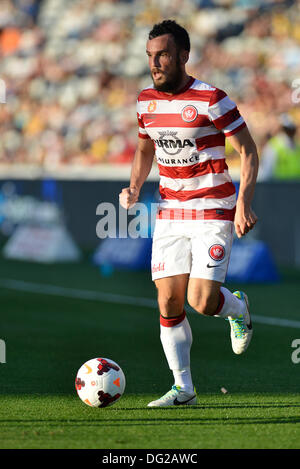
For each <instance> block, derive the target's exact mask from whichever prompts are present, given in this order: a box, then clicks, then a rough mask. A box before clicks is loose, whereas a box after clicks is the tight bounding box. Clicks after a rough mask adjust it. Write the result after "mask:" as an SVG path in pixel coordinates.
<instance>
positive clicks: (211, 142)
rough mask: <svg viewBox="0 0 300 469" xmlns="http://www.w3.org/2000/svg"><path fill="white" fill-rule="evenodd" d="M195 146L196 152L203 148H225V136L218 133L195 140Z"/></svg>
mask: <svg viewBox="0 0 300 469" xmlns="http://www.w3.org/2000/svg"><path fill="white" fill-rule="evenodd" d="M196 146H197V150H198V151H202V150H204V149H205V148H211V147H219V146H220V147H222V146H225V135H224V134H223V133H221V132H220V133H218V134H213V135H207V136H206V137H201V138H196Z"/></svg>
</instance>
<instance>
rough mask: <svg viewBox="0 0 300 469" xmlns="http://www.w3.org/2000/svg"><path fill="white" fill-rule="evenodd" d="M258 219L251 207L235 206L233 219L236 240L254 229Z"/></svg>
mask: <svg viewBox="0 0 300 469" xmlns="http://www.w3.org/2000/svg"><path fill="white" fill-rule="evenodd" d="M257 220H258V218H257V216H256V214H255V213H254V211H253V210H252V208H251V207H245V206H244V205H239V204H237V207H236V213H235V218H234V227H235V232H236V234H237V237H238V238H241V237H242V236H244V235H245V234H247V233H248V232H249V231H250V230H252V228H254V226H255V224H256V222H257Z"/></svg>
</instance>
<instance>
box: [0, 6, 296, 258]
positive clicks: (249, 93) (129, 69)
mask: <svg viewBox="0 0 300 469" xmlns="http://www.w3.org/2000/svg"><path fill="white" fill-rule="evenodd" d="M163 18H176V19H177V20H178V21H179V22H181V23H182V24H183V25H184V26H185V27H186V28H187V29H188V31H189V32H190V36H191V42H192V53H191V58H190V61H189V65H188V71H189V73H190V74H192V75H194V76H196V77H198V78H200V79H202V80H203V81H208V82H210V83H213V84H215V85H216V86H219V87H221V88H222V89H224V90H226V92H227V93H228V94H229V95H230V96H231V97H232V98H233V99H234V100H236V101H237V103H238V106H239V108H240V111H241V113H242V115H243V116H244V117H245V119H246V121H247V123H248V126H249V128H250V130H251V132H252V134H253V136H254V139H255V141H256V143H257V146H258V148H259V155H260V160H261V161H260V162H261V169H260V173H259V184H258V188H257V193H256V198H255V208H256V211H257V212H258V215H259V217H260V223H259V225H258V227H257V229H256V230H255V232H254V233H253V236H254V237H256V238H257V239H260V240H262V241H264V242H266V243H267V244H268V246H269V247H270V249H271V250H272V251H273V255H274V256H275V260H276V262H279V263H283V264H290V265H294V266H295V265H296V266H300V252H299V249H300V248H299V247H298V245H299V243H298V240H299V236H300V221H299V215H298V212H299V211H298V210H295V202H296V201H297V200H298V201H299V182H300V146H299V145H300V144H299V123H300V105H299V101H300V92H299V88H300V6H299V2H297V1H292V0H288V1H283V0H276V1H272V0H251V1H250V0H236V1H234V0H152V1H148V0H139V1H134V0H123V1H117V0H84V1H83V0H2V1H1V9H0V57H1V60H0V78H1V85H2V87H1V93H2V95H3V96H2V98H3V99H2V101H5V102H3V103H2V104H0V132H1V139H0V231H1V237H2V240H4V241H5V240H7V239H8V238H9V237H10V236H11V235H12V234H13V232H14V230H15V228H16V226H18V225H20V224H21V223H26V222H28V220H30V221H31V222H32V221H33V219H34V221H35V223H37V222H39V223H45V222H50V221H51V220H52V221H53V220H56V221H57V220H58V219H60V221H61V220H62V219H63V220H64V223H65V224H66V225H67V227H68V230H69V231H70V235H71V236H73V237H74V238H75V241H76V243H78V244H79V245H80V248H82V249H94V248H95V247H96V246H97V245H98V242H99V240H98V239H97V236H96V230H95V226H96V223H97V217H96V213H95V212H96V207H97V205H98V204H99V203H100V202H102V201H112V202H113V203H115V204H117V202H118V198H117V196H118V192H119V189H120V188H121V187H122V186H123V185H124V183H125V184H127V181H128V178H129V172H130V163H131V161H132V158H133V155H134V151H135V145H136V141H137V124H136V108H135V105H136V97H137V94H138V92H139V90H140V89H142V88H143V87H144V86H146V85H148V84H149V82H150V78H149V73H148V65H147V60H146V56H145V41H146V38H147V33H148V31H149V28H151V26H152V25H153V24H154V23H155V22H157V21H160V20H162V19H163ZM4 92H5V96H4ZM278 136H279V138H280V139H281V140H280V143H278V142H279V140H278ZM274 139H277V140H276V141H274ZM282 149H283V153H284V154H285V159H284V164H282V159H281V160H280V161H281V164H280V163H278V164H277V163H276V158H277V156H276V152H279V153H280V152H281V157H282ZM226 151H227V156H228V164H229V167H230V170H231V174H232V177H233V178H234V180H235V181H237V183H238V180H239V157H238V155H237V154H235V153H234V152H233V151H232V149H231V148H230V147H227V149H226ZM288 160H289V161H290V162H291V164H286V162H287V161H288ZM156 181H157V171H156V167H155V165H154V167H153V171H152V173H151V175H150V178H149V183H148V185H147V184H146V185H145V190H146V192H147V196H149V194H153V193H154V192H155V187H156V186H155V183H156ZM151 182H153V184H152V185H151ZM274 217H276V219H280V220H281V223H280V224H278V225H277V226H276V230H275V229H274ZM33 238H34V236H33V235H32V233H31V240H32V239H33Z"/></svg>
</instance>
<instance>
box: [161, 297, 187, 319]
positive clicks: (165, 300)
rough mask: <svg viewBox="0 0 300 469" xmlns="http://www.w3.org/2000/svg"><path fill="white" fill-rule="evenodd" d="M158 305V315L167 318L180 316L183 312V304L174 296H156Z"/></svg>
mask: <svg viewBox="0 0 300 469" xmlns="http://www.w3.org/2000/svg"><path fill="white" fill-rule="evenodd" d="M158 305H159V311H160V314H162V315H163V316H165V317H168V316H169V315H170V314H171V315H172V316H173V315H174V314H181V313H182V311H183V306H184V305H183V302H182V300H181V299H180V298H178V296H177V295H175V294H164V295H159V296H158Z"/></svg>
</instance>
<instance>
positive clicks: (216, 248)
mask: <svg viewBox="0 0 300 469" xmlns="http://www.w3.org/2000/svg"><path fill="white" fill-rule="evenodd" d="M208 254H209V256H210V257H211V258H212V259H213V260H214V261H221V260H222V259H224V257H225V249H224V247H223V246H222V245H221V244H213V245H212V246H211V247H210V248H209V250H208Z"/></svg>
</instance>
